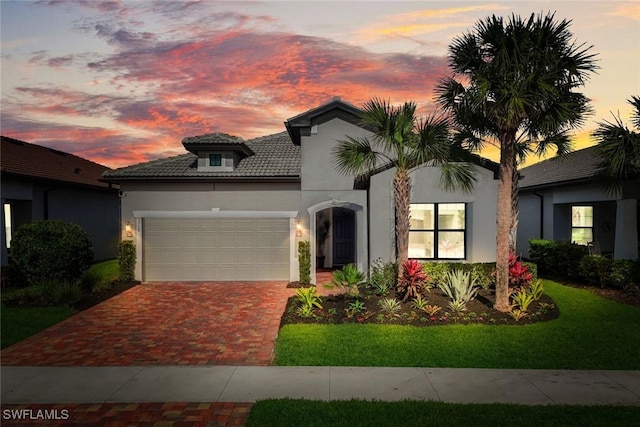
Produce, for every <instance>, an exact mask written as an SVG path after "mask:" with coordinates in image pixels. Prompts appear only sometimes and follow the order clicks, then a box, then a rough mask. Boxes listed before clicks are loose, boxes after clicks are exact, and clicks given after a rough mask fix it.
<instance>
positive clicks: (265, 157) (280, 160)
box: [104, 132, 300, 181]
mask: <svg viewBox="0 0 640 427" xmlns="http://www.w3.org/2000/svg"><path fill="white" fill-rule="evenodd" d="M245 144H246V146H247V147H249V148H250V149H251V150H252V151H253V152H254V153H255V154H254V155H252V156H249V157H246V158H244V159H242V160H241V161H240V162H239V163H238V165H237V166H236V168H235V170H234V171H233V172H203V171H198V169H197V167H196V160H197V156H196V155H195V154H191V153H187V154H182V155H180V156H176V157H169V158H167V159H160V160H153V161H150V162H146V163H140V164H137V165H133V166H128V167H124V168H120V169H115V170H112V171H108V172H106V173H105V174H104V178H105V179H108V180H113V181H119V180H126V179H154V178H156V179H168V178H194V179H202V178H216V179H218V178H229V179H233V178H251V177H255V178H272V177H295V178H297V177H299V176H300V147H299V146H296V145H293V143H292V142H291V138H290V137H289V135H288V134H287V132H280V133H276V134H273V135H268V136H263V137H260V138H255V139H250V140H247V141H245Z"/></svg>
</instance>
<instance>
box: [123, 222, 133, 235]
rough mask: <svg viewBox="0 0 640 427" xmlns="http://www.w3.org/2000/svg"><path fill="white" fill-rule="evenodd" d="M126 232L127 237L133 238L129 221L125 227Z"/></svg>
mask: <svg viewBox="0 0 640 427" xmlns="http://www.w3.org/2000/svg"><path fill="white" fill-rule="evenodd" d="M124 232H125V234H126V235H127V237H133V228H131V221H127V223H126V224H125V225H124Z"/></svg>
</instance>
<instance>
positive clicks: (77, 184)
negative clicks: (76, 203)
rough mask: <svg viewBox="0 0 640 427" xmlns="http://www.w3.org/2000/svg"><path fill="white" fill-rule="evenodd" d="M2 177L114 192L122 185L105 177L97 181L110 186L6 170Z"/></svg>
mask: <svg viewBox="0 0 640 427" xmlns="http://www.w3.org/2000/svg"><path fill="white" fill-rule="evenodd" d="M2 178H3V179H15V180H20V181H25V182H32V183H42V184H49V185H58V186H61V187H71V188H82V189H85V190H92V191H104V192H114V191H118V189H119V188H120V186H119V185H118V184H117V182H115V181H109V182H107V181H105V180H103V179H98V180H97V181H99V182H104V183H107V184H109V186H108V187H105V186H102V185H92V184H84V183H81V182H73V181H65V180H59V179H50V178H40V177H37V176H33V175H22V174H18V173H12V172H4V171H3V172H2Z"/></svg>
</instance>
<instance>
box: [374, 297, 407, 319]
mask: <svg viewBox="0 0 640 427" xmlns="http://www.w3.org/2000/svg"><path fill="white" fill-rule="evenodd" d="M378 305H379V306H380V310H382V312H383V313H384V314H385V317H387V318H388V319H394V318H397V317H400V314H398V312H399V311H400V310H401V309H402V306H401V305H400V301H398V300H397V299H395V298H385V299H382V300H380V301H378Z"/></svg>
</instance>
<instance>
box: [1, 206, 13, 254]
mask: <svg viewBox="0 0 640 427" xmlns="http://www.w3.org/2000/svg"><path fill="white" fill-rule="evenodd" d="M3 208H4V237H5V240H6V245H7V249H9V248H10V247H11V238H12V237H11V205H10V204H9V203H5V204H4V206H3ZM0 244H1V243H0Z"/></svg>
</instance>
